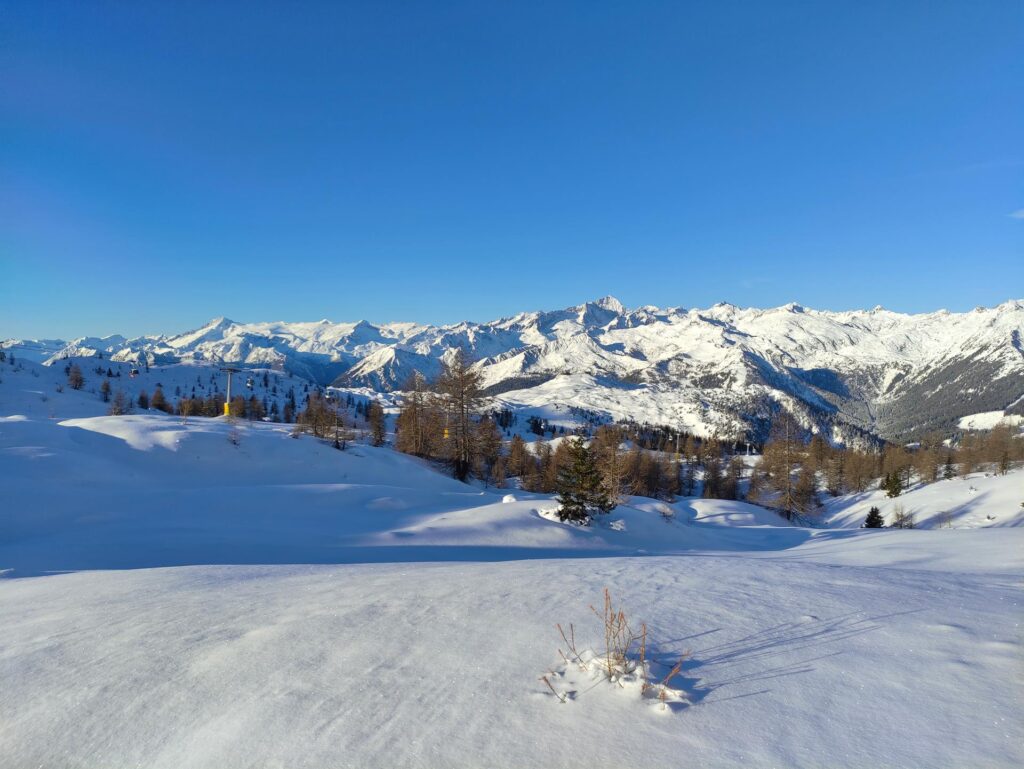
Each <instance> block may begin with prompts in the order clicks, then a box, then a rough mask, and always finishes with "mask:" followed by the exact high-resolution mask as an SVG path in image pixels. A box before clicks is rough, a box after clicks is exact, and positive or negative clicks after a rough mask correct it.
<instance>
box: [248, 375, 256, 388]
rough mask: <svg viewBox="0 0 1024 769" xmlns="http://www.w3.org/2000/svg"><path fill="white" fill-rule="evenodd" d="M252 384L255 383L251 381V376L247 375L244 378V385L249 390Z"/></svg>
mask: <svg viewBox="0 0 1024 769" xmlns="http://www.w3.org/2000/svg"><path fill="white" fill-rule="evenodd" d="M254 384H256V383H255V382H254V381H253V379H252V377H249V378H248V379H246V380H245V386H246V387H248V388H249V389H250V390H251V389H252V387H253V385H254Z"/></svg>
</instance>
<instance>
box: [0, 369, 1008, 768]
mask: <svg viewBox="0 0 1024 769" xmlns="http://www.w3.org/2000/svg"><path fill="white" fill-rule="evenodd" d="M26 370H28V369H26ZM23 373H24V372H23ZM27 378H28V379H30V380H34V379H35V377H32V376H31V375H30V374H29V375H27ZM12 379H13V377H11V376H10V375H7V374H5V379H4V381H3V382H0V495H2V500H3V501H2V503H0V571H3V570H7V571H6V575H5V576H6V577H7V578H6V579H0V616H2V617H3V633H2V637H0V683H2V685H0V713H2V718H0V769H21V767H28V766H47V767H49V766H87V767H93V766H103V767H129V766H146V767H154V768H159V767H175V768H177V767H184V766H187V767H197V768H198V767H209V768H210V769H214V768H216V769H233V768H234V767H249V766H288V767H325V766H332V767H333V766H338V767H343V766H351V767H466V768H467V769H468V768H470V767H499V768H503V767H521V766H558V767H588V769H593V768H594V767H604V766H643V767H652V768H654V767H679V766H688V765H690V764H693V765H696V766H702V767H707V768H709V769H711V768H717V767H723V768H724V767H758V768H760V767H765V768H767V767H779V766H808V767H834V768H836V769H846V768H847V767H849V768H850V769H861V767H866V766H871V767H878V766H886V767H908V768H909V767H923V766H928V767H932V766H935V767H946V766H948V767H978V768H979V769H996V768H1003V767H1015V766H1019V765H1021V763H1022V762H1024V747H1022V746H1024V728H1022V724H1024V719H1022V718H1021V704H1020V697H1019V694H1020V692H1019V684H1018V680H1019V670H1020V667H1019V666H1020V658H1021V653H1022V647H1021V638H1020V633H1019V628H1018V622H1019V614H1020V611H1019V609H1020V604H1021V599H1022V594H1021V588H1020V580H1019V576H1020V574H1021V571H1022V567H1024V548H1022V547H1021V544H1022V542H1021V539H1022V535H1024V528H1007V529H988V530H963V531H956V530H953V531H946V530H942V531H920V530H913V531H908V530H899V531H895V530H890V531H868V530H857V529H852V528H845V529H809V528H801V527H797V526H790V525H787V524H785V523H784V522H783V521H781V520H780V519H779V518H777V517H776V516H775V515H774V514H773V513H771V512H768V511H766V510H764V509H762V508H758V507H755V506H753V505H748V504H744V503H742V502H727V501H721V500H701V499H681V500H679V501H678V502H676V503H673V504H669V503H666V502H662V501H657V500H651V499H643V498H631V499H629V500H628V501H627V504H626V505H624V506H622V507H620V508H618V509H616V510H615V511H613V512H612V514H610V515H609V516H607V517H605V518H602V519H601V521H600V522H599V523H598V524H596V525H595V526H592V527H589V528H581V527H577V526H572V525H568V524H563V523H560V522H558V521H557V519H556V516H555V515H554V514H553V512H554V508H555V505H556V503H555V502H554V500H552V499H551V498H550V497H548V496H544V495H533V494H526V493H523V492H521V491H519V490H515V489H481V488H478V487H472V486H467V485H463V484H460V483H456V482H455V481H453V480H451V479H450V478H447V477H445V476H442V475H441V474H439V473H437V472H436V471H435V470H434V469H432V468H431V467H429V466H427V465H425V464H424V463H421V462H419V461H418V460H415V459H413V458H410V457H407V456H404V455H401V454H398V453H396V452H393V451H391V450H390V449H386V448H381V449H374V448H371V447H368V446H364V445H361V444H355V445H353V446H351V447H350V448H349V449H348V450H347V451H344V452H342V451H336V450H334V449H333V448H331V447H330V445H329V444H326V443H323V442H320V441H317V440H315V439H313V438H311V437H309V436H303V437H300V438H292V437H291V436H290V433H289V431H288V430H287V429H286V428H284V427H282V426H280V425H270V424H259V423H255V424H251V425H239V426H232V425H231V424H229V423H226V422H225V420H223V419H188V420H182V419H180V418H174V417H170V416H166V415H153V414H146V415H141V414H140V415H136V416H127V417H93V418H80V417H75V418H70V419H65V418H62V417H63V416H64V414H60V415H57V416H56V417H55V418H50V416H49V415H48V414H47V413H38V412H34V411H32V410H31V409H27V408H26V409H23V411H22V413H20V414H12V413H11V412H10V410H9V407H10V406H11V405H12V404H15V403H16V404H17V405H18V406H19V407H25V406H30V405H32V406H33V407H34V403H35V402H36V400H37V399H35V400H34V399H33V398H32V396H31V394H30V393H27V392H26V391H25V390H24V389H14V388H12V387H11V386H10V385H11V381H10V380H12ZM63 395H66V396H67V397H66V399H63V400H61V401H60V405H61V407H62V408H64V409H66V410H67V411H66V412H65V413H67V412H76V413H77V412H78V411H79V409H80V407H82V406H84V404H85V403H86V400H88V403H95V402H96V401H95V397H94V396H91V397H89V398H88V399H86V397H85V395H83V394H81V393H75V394H72V393H64V394H63ZM79 395H81V399H79V398H78V396H79ZM79 400H81V402H79ZM42 405H43V406H49V405H50V404H47V403H44V404H42ZM26 411H27V412H30V413H29V414H25V413H24V412H26ZM232 430H237V431H238V433H239V437H238V439H237V441H236V442H232V441H229V440H228V437H229V435H230V433H231V431H232ZM1016 475H1017V476H1018V478H1019V475H1020V473H1019V472H1017V474H1016ZM982 480H983V481H985V483H984V484H981V483H978V485H977V488H978V491H979V494H978V495H976V496H975V497H974V499H975V503H976V509H974V510H973V511H972V512H971V516H973V518H975V519H979V520H980V519H983V518H984V517H985V516H984V512H985V509H986V507H987V508H988V509H989V510H990V511H998V512H999V514H1000V515H1001V514H1002V511H1003V509H1004V507H1003V502H1004V501H1007V500H1009V499H1010V497H1011V496H1012V495H1011V494H1010V493H1009V492H1006V491H1005V490H1004V491H1003V492H1000V494H1001V496H1000V494H996V493H995V492H994V491H993V489H994V488H995V486H996V485H998V484H999V483H1000V482H1001V480H1002V481H1009V482H1010V483H1011V484H1012V481H1013V480H1014V479H1013V477H1012V475H1011V476H1006V477H1003V478H1002V479H1001V480H1000V479H995V478H993V479H982ZM972 482H973V481H972V479H966V480H965V481H963V482H962V484H961V483H960V482H959V481H957V482H954V481H950V482H940V483H938V484H933V487H934V488H935V489H939V490H941V489H948V490H949V494H950V495H951V496H956V495H957V494H959V493H960V492H964V493H966V492H968V489H966V488H964V485H965V484H968V483H972ZM944 483H946V484H947V485H945V486H944V485H943V484H944ZM957 484H960V485H957ZM1006 488H1007V489H1012V488H1013V486H1012V485H1007V486H1006ZM921 493H924V492H920V493H919V492H916V491H915V492H910V493H908V494H906V495H904V496H905V497H906V500H907V503H908V504H911V503H913V504H914V505H917V506H920V505H923V504H926V503H927V500H925V499H923V498H915V499H913V500H912V497H913V496H914V495H915V494H921ZM986 495H987V496H986ZM1004 498H1005V499H1004ZM869 501H870V500H868V499H864V500H862V502H863V503H864V504H865V506H866V504H867V503H868V502H869ZM938 501H939V499H938V496H936V498H934V499H932V500H931V503H932V504H937V503H938ZM859 504H860V502H858V501H856V500H852V501H851V502H850V505H849V506H848V507H849V509H848V510H846V511H845V512H844V511H842V510H840V511H833V510H830V511H829V512H828V513H827V515H833V513H834V514H835V515H834V517H837V518H841V517H843V516H844V515H852V511H853V509H854V508H855V507H857V506H858V505H859ZM915 509H916V508H915ZM838 523H842V524H847V521H846V520H845V518H844V519H843V520H840V521H838ZM604 588H609V589H610V590H611V592H612V594H613V595H614V596H615V599H616V602H617V604H616V605H620V604H621V606H622V607H623V608H624V610H625V611H626V612H627V613H628V616H629V619H630V621H631V622H634V623H641V622H642V623H644V624H645V625H646V627H647V638H646V642H647V643H646V659H647V660H648V662H649V663H650V666H651V670H652V672H654V671H657V674H658V675H660V674H662V673H664V672H665V671H667V670H670V669H671V668H672V667H673V666H674V665H675V664H676V662H677V661H679V660H680V658H685V659H684V662H683V665H682V668H681V671H680V674H679V675H678V676H676V677H675V678H673V679H672V680H671V682H670V683H669V686H670V688H671V692H670V694H671V696H669V697H667V698H666V701H665V702H664V703H662V702H661V701H660V700H659V699H657V698H652V697H650V696H649V697H646V698H645V697H643V696H642V694H641V692H640V691H638V689H639V685H638V682H637V681H636V680H630V679H628V678H626V679H624V680H622V681H621V682H616V683H608V682H607V681H604V680H603V679H602V677H601V676H600V675H596V674H594V667H593V666H592V665H589V666H585V669H583V670H581V669H580V665H579V664H575V663H574V662H573V659H572V658H569V659H568V660H567V659H566V658H563V657H562V656H561V655H560V654H559V651H558V650H559V648H563V649H564V645H563V641H562V639H561V637H560V636H559V634H558V631H557V630H556V627H555V624H556V623H562V625H563V627H564V628H565V629H566V630H567V632H570V633H571V636H572V638H573V639H574V644H576V645H577V646H578V649H579V651H580V652H582V653H583V655H584V656H583V660H584V661H585V662H586V661H589V660H591V659H592V656H593V652H592V650H595V649H600V648H601V643H602V639H603V636H602V632H601V626H600V622H599V621H598V620H597V619H596V618H595V617H594V615H593V613H592V612H591V610H590V608H589V606H590V605H591V604H596V605H600V604H599V602H600V599H601V591H602V589H604ZM570 625H571V628H572V629H571V630H570V629H569V628H570ZM542 675H545V676H548V678H549V681H551V683H552V686H553V689H554V692H552V690H551V689H548V688H547V687H546V686H545V685H544V683H543V682H542V681H541V680H540V678H541V676H542ZM619 683H622V684H623V685H622V686H620V685H619Z"/></svg>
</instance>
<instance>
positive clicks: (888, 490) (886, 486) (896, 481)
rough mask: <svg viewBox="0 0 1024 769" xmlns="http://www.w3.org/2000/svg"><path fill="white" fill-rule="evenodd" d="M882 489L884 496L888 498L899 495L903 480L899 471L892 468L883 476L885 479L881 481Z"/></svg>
mask: <svg viewBox="0 0 1024 769" xmlns="http://www.w3.org/2000/svg"><path fill="white" fill-rule="evenodd" d="M882 489H883V490H884V491H885V496H887V497H889V498H890V499H893V498H895V497H898V496H899V495H900V492H902V491H903V481H902V480H901V479H900V473H899V471H896V470H894V471H893V472H891V473H889V474H887V475H886V476H885V480H884V481H882Z"/></svg>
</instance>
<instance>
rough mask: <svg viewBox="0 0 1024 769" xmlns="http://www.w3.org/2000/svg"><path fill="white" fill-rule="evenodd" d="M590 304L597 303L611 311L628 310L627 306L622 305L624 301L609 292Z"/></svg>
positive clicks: (603, 308)
mask: <svg viewBox="0 0 1024 769" xmlns="http://www.w3.org/2000/svg"><path fill="white" fill-rule="evenodd" d="M588 304H596V305H597V306H598V307H600V308H601V309H602V310H608V311H610V312H618V313H621V312H625V311H626V308H625V307H624V306H623V305H622V302H620V301H619V300H618V299H616V298H615V297H614V296H612V295H611V294H608V295H607V296H602V297H601V298H600V299H598V300H597V301H594V302H588Z"/></svg>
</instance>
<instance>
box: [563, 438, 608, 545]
mask: <svg viewBox="0 0 1024 769" xmlns="http://www.w3.org/2000/svg"><path fill="white" fill-rule="evenodd" d="M561 446H566V452H567V456H566V462H565V463H564V464H563V465H562V467H561V468H560V469H559V472H558V503H559V508H558V517H559V519H561V520H562V521H572V522H573V523H580V524H584V525H585V524H587V523H589V522H590V518H591V516H592V515H594V514H596V513H607V512H610V511H611V510H612V509H613V508H614V504H613V503H612V502H611V501H610V500H609V499H608V497H607V495H606V494H605V492H604V489H603V488H602V484H601V474H600V473H599V472H598V470H597V463H596V462H595V461H594V457H593V455H592V454H591V453H590V449H589V448H588V447H587V445H586V444H585V443H584V442H583V439H582V438H572V439H569V440H565V441H562V443H561V445H560V447H561Z"/></svg>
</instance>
